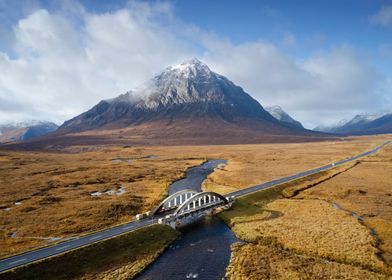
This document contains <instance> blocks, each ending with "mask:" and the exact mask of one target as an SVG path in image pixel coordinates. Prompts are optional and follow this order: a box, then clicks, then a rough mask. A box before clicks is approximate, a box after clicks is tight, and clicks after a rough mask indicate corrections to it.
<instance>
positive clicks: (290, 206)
mask: <svg viewBox="0 0 392 280" xmlns="http://www.w3.org/2000/svg"><path fill="white" fill-rule="evenodd" d="M369 159H370V158H369ZM369 159H363V160H362V161H368V160H369ZM360 165H361V164H359V165H358V163H356V164H355V163H354V164H351V165H346V166H342V167H341V168H339V169H338V170H335V169H333V170H329V171H327V172H322V173H319V174H317V175H311V176H309V177H306V178H302V179H299V180H296V181H292V182H289V183H287V184H283V185H280V186H277V187H275V188H272V189H268V190H264V191H260V192H257V193H254V194H251V195H248V196H244V197H241V198H239V199H237V200H236V202H235V203H234V205H233V207H232V208H231V209H230V210H228V211H225V212H223V213H221V214H219V217H220V218H222V219H223V220H224V221H225V222H226V223H227V224H228V225H229V226H230V228H231V229H232V231H233V232H234V234H235V235H236V236H237V237H238V238H239V239H242V240H244V241H245V243H243V244H235V245H234V246H232V256H231V260H230V264H229V266H228V268H227V273H226V276H227V278H228V279H264V278H268V279H280V278H282V277H284V278H291V279H298V278H332V279H336V278H343V279H358V278H361V279H365V278H366V279H387V278H388V277H390V276H391V273H392V271H391V268H390V267H389V266H388V265H387V264H386V263H385V262H384V261H383V259H382V258H380V255H381V254H382V253H383V252H382V250H380V248H379V247H378V245H379V240H378V239H377V237H375V236H374V235H372V232H371V231H370V230H369V228H367V227H366V226H364V225H363V223H362V222H361V221H358V219H357V218H356V217H353V216H352V215H350V214H348V213H347V212H345V211H340V210H339V209H336V207H333V204H332V203H330V202H329V201H326V200H323V199H321V198H320V197H318V193H320V192H321V191H324V193H330V192H331V189H323V185H324V184H326V182H330V181H332V180H336V179H337V178H339V176H343V175H344V174H345V173H346V172H352V171H353V170H355V168H357V167H358V166H360ZM385 176H386V175H385ZM357 183H358V182H357ZM364 183H366V182H362V184H364ZM316 188H317V189H318V192H316V191H313V192H312V197H311V198H309V197H306V196H304V195H303V193H306V192H311V191H312V190H315V189H316ZM332 190H333V189H332ZM367 191H369V192H370V193H371V192H372V191H371V190H367Z"/></svg>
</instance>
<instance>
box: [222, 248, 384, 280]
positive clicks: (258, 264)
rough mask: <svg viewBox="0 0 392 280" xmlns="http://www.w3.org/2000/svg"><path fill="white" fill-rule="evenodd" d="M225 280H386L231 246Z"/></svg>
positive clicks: (302, 257) (313, 260)
mask: <svg viewBox="0 0 392 280" xmlns="http://www.w3.org/2000/svg"><path fill="white" fill-rule="evenodd" d="M226 277H227V278H228V279H236V280H251V279H389V278H388V277H387V276H385V275H382V274H380V273H375V272H371V271H368V270H365V269H362V268H360V267H355V266H352V265H347V264H341V263H337V262H333V261H326V260H324V259H320V258H314V257H309V256H306V255H301V254H297V253H294V252H292V251H288V250H283V249H281V248H277V247H272V246H265V245H260V244H256V245H254V244H245V245H239V244H235V245H233V246H232V256H231V260H230V265H229V267H228V268H227V272H226Z"/></svg>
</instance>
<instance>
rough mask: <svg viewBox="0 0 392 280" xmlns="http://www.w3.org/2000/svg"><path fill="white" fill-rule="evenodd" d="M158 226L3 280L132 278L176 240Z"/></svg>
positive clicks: (33, 266)
mask: <svg viewBox="0 0 392 280" xmlns="http://www.w3.org/2000/svg"><path fill="white" fill-rule="evenodd" d="M177 235H178V233H177V232H176V231H175V230H173V229H172V228H170V227H168V226H162V225H154V226H151V227H147V228H142V229H139V230H136V231H133V232H130V233H127V234H124V235H121V236H118V237H116V238H112V239H109V240H105V241H102V242H98V243H94V244H92V245H90V246H87V247H83V248H80V249H78V250H74V251H70V252H68V253H65V254H62V255H59V256H56V257H52V258H48V259H45V260H42V261H40V262H37V263H33V264H30V265H27V266H23V267H20V268H17V269H14V270H12V271H9V272H5V273H2V274H0V279H1V280H2V279H4V280H5V279H7V280H19V279H20V280H25V279H56V280H61V279H64V280H65V279H85V280H90V279H91V280H92V279H131V278H133V277H134V276H135V275H136V274H137V273H139V272H140V271H142V270H143V269H144V268H145V267H146V266H147V265H148V264H150V263H151V262H152V261H153V260H154V259H155V258H157V256H158V255H159V254H161V253H162V252H163V250H164V249H165V248H166V246H168V245H169V244H170V242H172V241H173V240H174V239H176V237H177Z"/></svg>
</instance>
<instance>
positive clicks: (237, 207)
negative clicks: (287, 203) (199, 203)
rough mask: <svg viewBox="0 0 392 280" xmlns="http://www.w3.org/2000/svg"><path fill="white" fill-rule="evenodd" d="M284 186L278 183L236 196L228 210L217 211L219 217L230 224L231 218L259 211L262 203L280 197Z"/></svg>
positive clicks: (250, 214) (262, 205) (264, 203)
mask: <svg viewBox="0 0 392 280" xmlns="http://www.w3.org/2000/svg"><path fill="white" fill-rule="evenodd" d="M284 188H285V186H284V185H280V186H277V187H274V188H271V189H267V190H262V191H258V192H255V193H252V194H248V195H246V196H243V197H240V198H237V199H236V200H235V201H234V203H233V206H232V207H231V208H230V209H229V210H226V211H223V212H221V213H219V218H221V219H222V220H223V221H224V222H225V223H226V224H228V225H229V226H231V220H232V219H233V218H237V217H249V216H253V215H255V214H257V213H259V212H260V210H261V209H262V208H263V207H264V205H266V204H268V203H269V202H272V201H274V200H276V199H278V198H281V197H282V194H281V192H282V189H284Z"/></svg>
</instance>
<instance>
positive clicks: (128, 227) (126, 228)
mask: <svg viewBox="0 0 392 280" xmlns="http://www.w3.org/2000/svg"><path fill="white" fill-rule="evenodd" d="M131 228H133V226H127V227H125V228H124V229H125V230H128V229H131Z"/></svg>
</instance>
